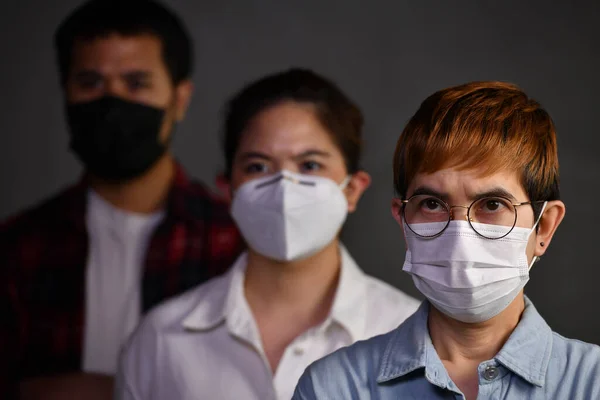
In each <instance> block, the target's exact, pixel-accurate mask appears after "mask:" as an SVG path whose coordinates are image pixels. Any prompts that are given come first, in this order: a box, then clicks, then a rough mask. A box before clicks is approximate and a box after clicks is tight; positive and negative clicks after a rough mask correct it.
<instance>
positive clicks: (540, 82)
mask: <svg viewBox="0 0 600 400" xmlns="http://www.w3.org/2000/svg"><path fill="white" fill-rule="evenodd" d="M78 3H79V1H78V0H52V1H47V0H37V1H34V0H21V1H20V2H6V4H4V7H3V9H2V11H0V31H1V32H2V34H1V35H0V44H1V46H2V49H3V54H4V59H3V61H2V64H1V67H0V69H1V71H2V73H1V74H0V82H1V87H2V96H0V104H1V110H2V111H0V115H1V118H0V131H1V132H2V157H0V187H1V188H2V190H1V193H2V195H1V196H0V218H4V217H6V216H8V215H10V214H12V213H14V212H16V211H17V210H19V209H23V208H24V207H26V206H30V205H32V204H34V203H36V202H38V201H40V200H42V199H43V198H45V197H46V196H48V195H50V194H51V193H53V192H56V191H57V190H58V189H59V188H61V187H63V186H64V185H66V184H68V183H70V182H72V181H73V180H75V179H76V178H77V177H78V175H79V173H80V167H79V165H78V164H77V163H76V161H75V159H74V158H73V157H72V156H71V154H70V153H69V152H68V150H67V135H66V132H65V124H64V121H63V114H62V98H61V95H60V91H59V86H58V79H57V74H56V68H55V61H54V54H53V49H52V40H51V35H52V33H53V30H54V28H55V26H56V25H57V24H58V23H59V21H60V20H61V19H62V18H63V16H64V15H65V14H66V13H67V12H68V11H69V10H71V9H72V8H73V7H74V6H76V5H77V4H78ZM548 3H550V2H542V1H536V2H532V1H516V0H514V1H504V2H497V1H444V0H438V1H417V0H415V1H405V0H387V1H368V2H367V1H358V0H340V1H338V0H335V1H334V0H303V1H291V2H283V1H276V0H271V1H267V0H263V1H257V0H230V1H227V0H225V1H217V0H208V1H189V0H171V1H170V2H168V4H170V5H171V6H172V7H173V8H174V9H175V10H176V11H178V12H179V13H180V14H181V15H182V17H183V19H184V20H185V22H186V23H187V25H188V27H189V29H190V31H191V34H192V35H193V37H194V39H195V49H196V52H197V54H196V63H197V64H196V66H197V67H196V73H195V77H194V82H195V85H196V93H195V97H194V100H193V102H192V104H191V109H190V112H189V115H188V118H187V120H186V121H185V122H184V123H183V124H182V125H181V126H180V127H179V129H178V131H177V138H176V143H175V152H176V154H177V156H178V157H179V159H180V160H181V162H182V163H183V164H184V165H185V166H186V167H187V169H188V170H189V172H190V174H192V175H193V176H195V177H197V178H200V179H202V180H204V181H205V182H207V183H208V184H210V185H213V182H214V176H215V174H216V173H217V172H219V170H220V168H221V166H222V161H221V157H220V152H219V150H220V149H219V139H218V132H219V122H220V115H221V114H220V111H221V107H222V104H223V102H224V101H225V100H226V98H227V97H228V96H229V95H230V94H231V93H232V92H233V91H234V90H236V89H238V88H239V87H240V86H241V85H242V84H244V83H245V82H248V81H249V80H250V79H254V78H256V77H259V76H260V75H263V74H265V73H269V72H273V71H276V70H279V69H282V68H287V67H290V66H306V67H311V68H314V69H315V70H316V71H318V72H321V73H323V74H325V75H327V76H329V77H331V78H333V79H335V80H336V81H337V82H338V83H339V84H340V86H341V87H342V88H344V89H345V90H346V91H347V92H348V93H349V94H350V95H351V96H352V97H353V98H354V99H356V100H357V102H358V103H359V104H360V105H361V106H362V108H363V110H364V113H365V115H366V120H367V124H366V130H365V138H366V141H367V147H366V151H365V154H364V159H363V160H364V164H363V165H364V167H365V169H366V170H367V171H368V172H370V173H371V175H372V176H373V185H372V187H371V188H370V189H369V190H368V192H367V193H366V195H365V197H364V199H363V200H362V201H361V203H360V205H359V210H358V212H357V213H356V214H355V215H353V216H351V217H350V219H349V221H348V223H347V225H346V229H345V232H344V241H345V243H346V244H347V246H348V247H349V248H350V250H351V252H352V254H353V255H354V256H355V258H356V259H357V260H358V262H359V264H360V265H361V266H362V268H363V269H364V270H366V271H367V272H369V273H371V274H373V275H376V276H378V277H381V278H382V279H384V280H386V281H388V282H390V283H392V284H394V285H396V286H398V287H399V288H401V289H403V290H405V291H407V292H410V293H412V294H414V295H417V292H416V290H415V289H414V288H413V286H412V282H411V280H410V278H409V277H408V276H407V275H406V274H405V273H403V272H402V262H403V259H404V243H403V240H402V238H401V231H400V229H399V228H398V226H397V225H396V224H395V222H394V221H393V220H392V217H391V215H390V199H391V197H392V194H393V191H392V167H391V166H392V153H393V148H394V145H395V143H396V140H397V138H398V135H399V134H400V132H401V130H402V128H403V126H404V124H405V123H406V121H407V120H408V118H409V117H410V116H411V115H412V114H413V113H414V111H415V110H416V108H417V107H418V105H419V103H420V102H421V101H422V100H423V99H424V98H425V97H426V96H427V95H429V94H430V93H432V92H433V91H435V90H437V89H440V88H443V87H447V86H450V85H454V84H459V83H463V82H465V81H472V80H483V79H498V80H507V81H513V82H516V83H518V84H519V85H521V86H522V87H523V88H524V89H526V91H528V92H529V93H530V94H531V95H532V96H533V97H535V98H537V99H538V100H539V101H541V102H542V104H543V105H544V106H546V107H547V108H548V109H549V111H550V112H551V114H552V115H553V117H554V119H555V121H556V123H557V126H558V134H559V153H560V161H561V173H562V192H563V200H564V201H565V202H566V204H567V216H566V219H565V221H564V223H563V224H562V226H561V227H560V229H559V231H558V234H557V236H556V237H555V240H554V241H553V242H552V245H551V246H550V249H549V251H548V253H547V255H546V256H545V257H543V259H542V261H541V262H540V263H538V264H536V266H535V267H534V269H533V270H532V273H531V281H530V283H529V284H528V286H527V289H526V292H527V293H528V295H529V296H530V297H531V298H532V299H533V300H534V302H535V304H536V306H537V307H538V309H539V310H540V311H541V313H542V315H543V316H544V317H545V318H546V319H547V321H548V322H549V324H550V325H551V326H552V327H553V328H554V329H555V330H556V331H558V332H559V333H561V334H563V335H566V336H569V337H575V338H578V339H582V340H585V341H589V342H594V343H600V318H598V307H599V306H600V301H599V300H598V299H599V296H598V293H599V292H600V288H599V281H600V267H599V266H598V261H597V251H598V248H599V246H600V245H599V240H600V208H599V207H598V204H600V200H599V199H600V188H599V186H598V185H599V182H600V159H599V157H598V152H599V151H600V137H599V135H598V133H597V130H598V128H597V115H598V113H597V110H596V107H597V106H598V93H600V79H599V77H598V74H599V71H600V57H599V55H598V51H599V50H600V47H599V46H598V44H599V43H598V38H600V28H599V27H598V17H599V16H600V13H599V12H598V11H599V6H598V2H593V1H588V2H587V3H584V2H570V3H567V2H566V1H564V2H561V4H558V3H559V2H554V4H548ZM594 3H596V4H594Z"/></svg>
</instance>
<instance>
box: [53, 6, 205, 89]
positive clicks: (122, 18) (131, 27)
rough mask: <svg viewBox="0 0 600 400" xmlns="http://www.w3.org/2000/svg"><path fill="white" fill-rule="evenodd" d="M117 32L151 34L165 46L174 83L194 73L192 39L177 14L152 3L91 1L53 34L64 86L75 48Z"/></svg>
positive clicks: (67, 18) (126, 34) (74, 12)
mask: <svg viewBox="0 0 600 400" xmlns="http://www.w3.org/2000/svg"><path fill="white" fill-rule="evenodd" d="M112 33H117V34H119V35H123V36H133V35H140V34H151V35H154V36H156V37H157V38H158V39H160V41H161V43H162V56H163V60H164V62H165V65H166V67H167V70H168V71H169V74H170V76H171V80H172V82H173V83H174V84H178V83H180V82H181V81H182V80H184V79H188V78H190V76H191V73H192V66H193V65H192V64H193V51H192V43H191V39H190V37H189V35H188V33H187V31H186V29H185V27H184V25H183V23H182V22H181V20H180V19H179V17H177V15H175V14H174V13H173V12H172V11H171V10H169V9H167V8H166V7H165V6H164V5H162V4H160V3H159V2H157V1H153V0H89V1H86V2H85V3H83V4H82V5H81V6H79V7H77V8H76V9H75V10H74V11H73V12H71V14H69V15H68V16H67V17H66V18H65V20H64V21H63V22H62V23H61V24H60V26H59V27H58V29H57V30H56V33H55V34H54V45H55V48H56V54H57V58H58V68H59V71H60V78H61V83H62V84H63V85H64V84H65V82H66V81H67V78H68V76H69V70H70V67H71V58H72V55H73V54H72V53H73V46H74V44H75V42H76V41H77V40H91V39H95V38H97V37H102V36H107V35H110V34H112Z"/></svg>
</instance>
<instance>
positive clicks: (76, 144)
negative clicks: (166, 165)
mask: <svg viewBox="0 0 600 400" xmlns="http://www.w3.org/2000/svg"><path fill="white" fill-rule="evenodd" d="M164 116H165V110H161V109H159V108H154V107H151V106H148V105H144V104H140V103H132V102H129V101H126V100H123V99H120V98H118V97H111V96H106V97H102V98H100V99H98V100H94V101H91V102H87V103H75V104H68V105H67V120H68V124H69V127H70V131H71V143H70V146H71V150H72V151H73V152H74V153H75V154H76V155H77V157H78V158H79V159H80V160H81V162H82V163H83V164H84V165H85V167H86V168H87V170H88V171H89V172H91V173H92V174H94V175H96V176H98V177H99V178H103V179H106V180H110V181H117V182H123V181H128V180H131V179H133V178H136V177H138V176H140V175H142V174H144V172H146V171H148V169H150V167H152V166H153V165H154V164H155V163H156V162H157V161H158V159H159V158H160V157H161V156H162V155H163V154H164V153H165V151H166V149H167V146H166V145H165V144H162V143H160V141H159V137H158V136H159V132H160V128H161V127H162V124H163V120H164Z"/></svg>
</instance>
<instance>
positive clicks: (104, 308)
mask: <svg viewBox="0 0 600 400" xmlns="http://www.w3.org/2000/svg"><path fill="white" fill-rule="evenodd" d="M163 217H164V212H162V211H159V212H156V213H153V214H138V213H132V212H127V211H123V210H120V209H118V208H116V207H114V206H113V205H111V204H110V203H108V202H107V201H106V200H104V199H102V198H101V197H100V196H99V195H98V194H96V193H95V192H94V191H92V190H90V191H89V192H88V203H87V211H86V228H87V231H88V241H89V242H88V243H89V250H88V259H87V268H86V288H85V328H84V337H83V365H82V368H83V370H84V371H85V372H94V373H101V374H107V375H114V374H116V372H117V365H118V359H119V352H120V350H121V346H122V345H123V343H124V342H125V340H126V339H127V337H128V336H129V335H130V334H131V333H132V332H133V330H134V329H135V327H136V326H137V324H138V323H139V321H140V316H141V304H140V303H141V300H140V299H141V293H140V291H141V287H140V286H141V273H142V265H143V263H144V257H145V256H146V250H147V248H148V243H149V241H150V238H151V236H152V233H153V232H154V229H155V228H156V226H157V225H158V224H159V223H160V221H161V220H162V219H163Z"/></svg>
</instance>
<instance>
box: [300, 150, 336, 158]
mask: <svg viewBox="0 0 600 400" xmlns="http://www.w3.org/2000/svg"><path fill="white" fill-rule="evenodd" d="M312 156H317V157H331V154H329V153H328V152H326V151H323V150H316V149H309V150H306V151H304V152H302V153H300V154H298V155H297V156H294V158H295V159H300V158H307V157H312Z"/></svg>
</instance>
